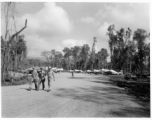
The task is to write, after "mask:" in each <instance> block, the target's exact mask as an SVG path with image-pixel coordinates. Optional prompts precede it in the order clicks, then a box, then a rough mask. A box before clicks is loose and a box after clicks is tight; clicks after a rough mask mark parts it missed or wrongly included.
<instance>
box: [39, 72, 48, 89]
mask: <svg viewBox="0 0 152 120" xmlns="http://www.w3.org/2000/svg"><path fill="white" fill-rule="evenodd" d="M45 75H46V74H45V72H44V71H43V70H42V71H40V72H39V78H40V81H39V85H38V90H39V88H40V85H41V83H42V89H43V90H44V88H45Z"/></svg>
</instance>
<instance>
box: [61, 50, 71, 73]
mask: <svg viewBox="0 0 152 120" xmlns="http://www.w3.org/2000/svg"><path fill="white" fill-rule="evenodd" d="M63 52H64V57H65V58H66V59H68V69H69V70H70V69H71V65H70V56H71V49H69V48H68V47H65V48H64V49H63Z"/></svg>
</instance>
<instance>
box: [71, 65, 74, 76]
mask: <svg viewBox="0 0 152 120" xmlns="http://www.w3.org/2000/svg"><path fill="white" fill-rule="evenodd" d="M71 70H72V71H71V72H72V77H74V66H73V65H72V66H71Z"/></svg>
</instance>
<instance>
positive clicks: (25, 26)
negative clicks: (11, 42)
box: [12, 19, 27, 39]
mask: <svg viewBox="0 0 152 120" xmlns="http://www.w3.org/2000/svg"><path fill="white" fill-rule="evenodd" d="M26 27H27V19H26V20H25V26H24V27H23V28H22V29H21V30H20V31H18V32H16V33H15V34H13V35H12V39H13V38H14V37H15V36H17V35H18V34H19V33H21V32H22V31H23V30H24V29H25V28H26Z"/></svg>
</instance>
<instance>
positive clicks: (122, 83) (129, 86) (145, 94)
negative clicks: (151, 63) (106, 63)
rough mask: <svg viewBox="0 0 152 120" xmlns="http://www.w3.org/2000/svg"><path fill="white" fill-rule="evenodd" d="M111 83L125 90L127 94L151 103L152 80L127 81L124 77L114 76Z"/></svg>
mask: <svg viewBox="0 0 152 120" xmlns="http://www.w3.org/2000/svg"><path fill="white" fill-rule="evenodd" d="M110 81H113V82H114V83H115V84H116V85H117V86H119V87H123V88H125V90H126V92H127V94H131V95H134V96H136V97H137V98H138V99H139V100H141V101H147V102H149V101H150V78H137V79H136V80H134V79H129V80H125V79H124V77H123V76H112V77H111V78H110Z"/></svg>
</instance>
